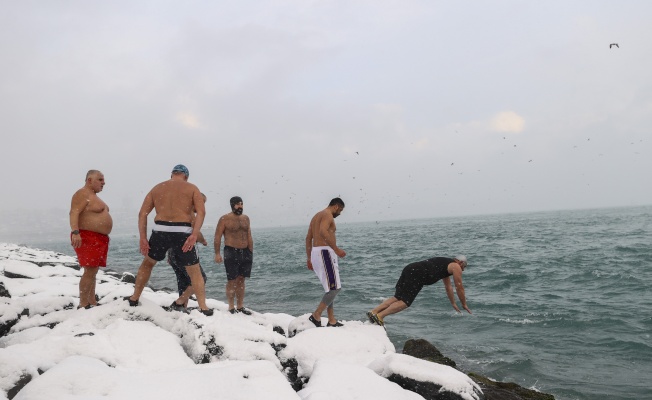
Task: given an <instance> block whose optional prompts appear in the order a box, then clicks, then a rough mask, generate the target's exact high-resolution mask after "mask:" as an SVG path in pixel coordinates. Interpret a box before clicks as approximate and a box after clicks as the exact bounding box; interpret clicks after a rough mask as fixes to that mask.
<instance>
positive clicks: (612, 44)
mask: <svg viewBox="0 0 652 400" xmlns="http://www.w3.org/2000/svg"><path fill="white" fill-rule="evenodd" d="M612 46H616V47H618V48H620V46H618V43H611V44H610V45H609V48H611V47H612Z"/></svg>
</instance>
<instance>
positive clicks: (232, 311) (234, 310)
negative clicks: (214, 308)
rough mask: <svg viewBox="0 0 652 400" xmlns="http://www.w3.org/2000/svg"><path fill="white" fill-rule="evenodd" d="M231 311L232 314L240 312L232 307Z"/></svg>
mask: <svg viewBox="0 0 652 400" xmlns="http://www.w3.org/2000/svg"><path fill="white" fill-rule="evenodd" d="M229 312H230V313H231V314H237V313H238V310H236V309H235V308H232V309H230V310H229Z"/></svg>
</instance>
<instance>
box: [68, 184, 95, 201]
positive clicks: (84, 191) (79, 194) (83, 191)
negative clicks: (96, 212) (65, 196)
mask: <svg viewBox="0 0 652 400" xmlns="http://www.w3.org/2000/svg"><path fill="white" fill-rule="evenodd" d="M94 194H95V192H93V191H92V190H91V189H89V188H87V187H86V186H84V187H82V188H80V189H77V191H76V192H75V193H74V194H73V195H72V198H73V199H79V198H86V199H88V198H90V197H91V195H94Z"/></svg>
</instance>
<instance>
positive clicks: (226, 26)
mask: <svg viewBox="0 0 652 400" xmlns="http://www.w3.org/2000/svg"><path fill="white" fill-rule="evenodd" d="M650 16H652V2H650V1H647V0H645V1H624V2H617V1H595V0H591V1H570V2H569V1H545V2H533V1H524V0H523V1H482V2H480V1H478V2H472V1H445V2H441V1H409V0H400V1H382V0H380V1H377V0H374V1H306V0H297V1H274V2H261V1H255V2H254V1H230V2H222V1H220V2H217V1H158V0H157V1H132V0H130V1H110V2H109V1H104V2H100V1H9V0H0V57H1V59H2V61H1V62H0V132H1V135H2V139H1V141H0V143H1V148H2V157H0V165H1V166H2V171H3V178H2V181H3V184H2V187H3V190H2V196H1V197H0V210H1V211H4V212H5V215H6V212H7V210H12V211H20V212H26V211H28V210H51V211H52V212H61V213H64V214H67V212H68V209H69V206H70V198H71V196H72V194H73V193H74V192H75V191H76V190H77V189H79V188H80V187H81V186H82V185H83V183H84V176H85V173H86V171H87V170H89V169H99V170H101V171H102V172H103V173H104V174H105V178H106V186H105V188H104V191H103V192H102V193H101V194H100V197H102V198H103V199H104V200H105V201H106V202H107V203H108V204H109V206H110V207H111V209H112V210H115V211H119V210H124V209H133V210H137V209H138V208H139V207H140V204H141V202H142V200H143V198H144V196H145V194H146V193H147V192H148V191H149V190H150V189H151V188H152V186H154V185H155V184H157V183H158V182H161V181H163V180H166V179H168V178H169V176H170V171H171V170H172V167H173V166H174V165H175V164H178V163H183V164H185V165H186V166H187V167H188V168H189V169H190V180H191V181H192V182H193V183H195V184H197V185H198V186H199V188H200V189H201V190H202V192H204V193H206V194H207V196H208V203H207V211H208V215H207V223H210V224H212V225H214V224H215V221H217V219H218V217H219V216H220V215H222V214H224V213H226V212H228V211H229V205H228V199H229V198H230V197H231V196H233V195H236V194H237V195H240V196H242V197H243V198H244V203H245V213H247V214H249V215H250V216H251V218H252V223H253V225H254V226H279V225H296V224H307V223H308V221H309V218H310V217H311V216H312V215H313V214H314V213H315V212H316V211H318V210H320V209H323V208H324V207H325V206H326V205H327V203H328V201H329V200H330V199H331V198H333V197H335V196H341V197H342V199H343V200H344V201H345V203H346V205H347V207H346V209H345V211H344V213H343V214H342V216H341V217H340V218H339V219H338V223H340V221H342V222H344V221H345V220H346V221H347V222H355V221H374V220H389V219H404V218H426V217H441V216H460V215H474V214H494V213H511V212H527V211H543V210H556V209H576V208H595V207H611V206H629V205H645V204H652V185H651V184H650V171H652V136H651V135H650V132H651V130H652V74H650V71H651V70H652V24H650ZM610 43H618V44H619V47H618V48H616V47H615V46H614V47H613V48H611V49H610V48H609V45H610ZM134 217H135V216H134ZM134 221H135V218H134ZM134 224H135V222H134ZM65 228H66V229H67V227H65ZM135 231H136V228H135V225H134V232H135Z"/></svg>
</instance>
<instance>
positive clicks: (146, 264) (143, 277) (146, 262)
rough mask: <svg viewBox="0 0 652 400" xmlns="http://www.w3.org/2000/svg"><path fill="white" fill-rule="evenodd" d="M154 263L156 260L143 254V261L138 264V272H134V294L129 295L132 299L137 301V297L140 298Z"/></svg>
mask: <svg viewBox="0 0 652 400" xmlns="http://www.w3.org/2000/svg"><path fill="white" fill-rule="evenodd" d="M155 265H156V260H153V259H151V258H149V256H145V258H144V259H143V262H142V263H141V264H140V268H138V274H136V283H135V284H134V294H132V295H131V297H129V298H130V299H131V300H132V301H138V299H140V295H141V294H143V289H145V285H147V282H149V277H150V276H151V275H152V269H153V268H154V266H155Z"/></svg>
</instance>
